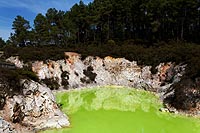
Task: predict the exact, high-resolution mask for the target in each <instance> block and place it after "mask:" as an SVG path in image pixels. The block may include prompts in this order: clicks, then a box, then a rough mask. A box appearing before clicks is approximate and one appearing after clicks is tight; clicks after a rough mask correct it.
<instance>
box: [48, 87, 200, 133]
mask: <svg viewBox="0 0 200 133" xmlns="http://www.w3.org/2000/svg"><path fill="white" fill-rule="evenodd" d="M56 98H57V102H58V103H59V104H60V105H61V107H62V110H63V111H64V112H65V113H66V114H68V116H69V118H70V123H71V126H70V127H69V128H63V129H54V130H48V131H45V133H200V120H198V119H197V118H196V119H195V118H189V117H185V116H180V115H175V114H170V113H163V112H159V111H158V110H159V108H160V107H162V104H161V102H160V101H159V98H158V97H157V96H155V95H154V94H152V93H150V92H146V91H141V90H136V89H131V88H124V87H116V86H107V87H96V88H89V89H81V90H72V91H67V92H59V93H57V94H56Z"/></svg>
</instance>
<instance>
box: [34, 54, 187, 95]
mask: <svg viewBox="0 0 200 133" xmlns="http://www.w3.org/2000/svg"><path fill="white" fill-rule="evenodd" d="M65 57H66V58H65V59H63V60H58V61H51V60H49V61H46V62H44V61H36V62H33V63H32V70H33V71H34V72H35V73H36V74H37V75H38V77H39V79H41V80H44V79H52V80H53V81H56V83H58V85H59V88H60V89H62V88H63V89H71V88H78V87H86V86H94V85H121V86H130V87H135V88H141V89H145V90H150V91H155V92H158V93H165V92H166V91H167V89H169V88H170V86H171V85H172V84H174V83H176V82H178V81H180V78H181V76H182V75H183V74H184V71H185V66H186V65H176V64H175V63H171V62H168V63H161V64H159V65H158V66H157V67H156V70H157V72H156V73H155V74H153V73H152V72H151V68H152V67H151V66H139V65H137V62H135V61H132V62H131V61H128V60H126V59H125V58H112V57H110V56H107V57H105V58H103V59H102V58H99V57H92V56H89V57H87V58H85V59H84V60H81V55H79V54H77V53H73V52H65Z"/></svg>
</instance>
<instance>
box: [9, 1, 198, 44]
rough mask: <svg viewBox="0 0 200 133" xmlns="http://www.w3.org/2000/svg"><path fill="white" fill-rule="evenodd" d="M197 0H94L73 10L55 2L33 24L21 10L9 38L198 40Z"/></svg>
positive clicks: (73, 41) (59, 41) (51, 41)
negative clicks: (61, 8) (63, 8)
mask: <svg viewBox="0 0 200 133" xmlns="http://www.w3.org/2000/svg"><path fill="white" fill-rule="evenodd" d="M199 6H200V2H199V0H94V1H93V2H91V3H89V4H88V5H86V4H84V3H83V1H80V2H79V3H77V4H75V5H74V6H73V7H72V8H71V9H70V10H69V11H61V10H57V9H55V8H50V9H48V10H47V12H46V14H41V13H39V14H37V16H36V17H35V19H34V25H33V27H31V26H30V24H29V21H28V20H26V19H25V18H24V17H23V16H20V15H19V16H16V18H15V20H14V21H13V25H12V27H13V30H14V33H13V34H11V36H10V38H9V42H11V43H12V44H15V45H18V46H24V45H28V44H29V45H69V44H77V43H88V42H97V43H104V42H105V41H107V40H110V39H112V40H115V41H124V40H128V39H134V40H142V41H143V42H150V43H152V42H159V41H169V40H186V41H188V42H195V43H198V42H200V37H199V36H200V7H199Z"/></svg>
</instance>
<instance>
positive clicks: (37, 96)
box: [0, 80, 70, 132]
mask: <svg viewBox="0 0 200 133" xmlns="http://www.w3.org/2000/svg"><path fill="white" fill-rule="evenodd" d="M21 84H22V94H19V95H14V96H13V97H6V100H5V106H4V107H3V110H2V111H1V116H2V117H3V119H4V120H3V121H2V122H3V123H10V124H7V125H6V124H3V125H2V126H3V127H4V128H5V129H4V128H3V129H2V130H4V132H7V131H8V132H14V131H16V132H36V131H38V130H42V129H46V128H61V127H66V126H69V124H70V123H69V121H68V117H67V116H66V115H65V114H63V113H62V112H61V111H60V109H59V107H58V105H57V104H56V101H55V97H54V95H53V94H52V92H51V90H50V89H49V88H47V87H46V86H43V85H41V84H39V83H37V82H34V81H30V80H22V81H21ZM5 121H7V122H5ZM0 122H1V121H0ZM0 126H1V125H0ZM12 129H15V130H12Z"/></svg>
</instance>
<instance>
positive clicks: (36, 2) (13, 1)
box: [0, 0, 92, 14]
mask: <svg viewBox="0 0 200 133" xmlns="http://www.w3.org/2000/svg"><path fill="white" fill-rule="evenodd" d="M90 1H92V0H86V1H85V3H86V4H87V3H89V2H90ZM76 2H79V0H1V1H0V7H10V8H25V9H27V10H29V11H31V12H33V13H36V14H37V13H43V14H44V13H46V11H47V9H49V8H56V9H58V10H69V9H70V8H71V7H72V6H73V4H75V3H76Z"/></svg>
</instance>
